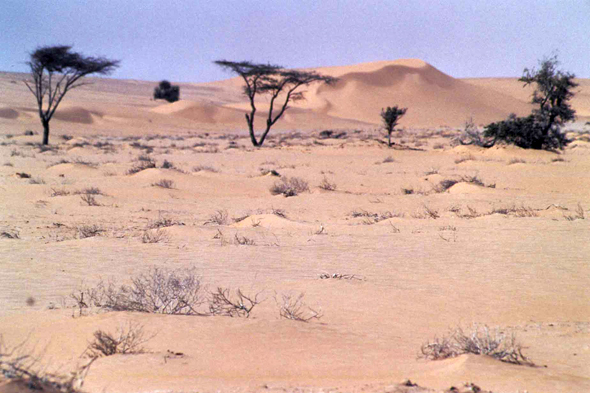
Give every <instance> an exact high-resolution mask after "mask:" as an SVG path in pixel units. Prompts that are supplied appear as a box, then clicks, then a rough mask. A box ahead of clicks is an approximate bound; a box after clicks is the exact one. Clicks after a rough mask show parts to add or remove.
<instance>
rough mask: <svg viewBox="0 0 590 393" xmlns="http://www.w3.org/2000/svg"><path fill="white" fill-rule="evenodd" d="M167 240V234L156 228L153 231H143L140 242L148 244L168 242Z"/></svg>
mask: <svg viewBox="0 0 590 393" xmlns="http://www.w3.org/2000/svg"><path fill="white" fill-rule="evenodd" d="M169 238H170V237H169V236H168V232H166V231H165V230H163V229H161V228H156V229H155V230H147V231H144V232H143V235H141V242H142V243H148V244H152V243H162V242H166V241H168V239H169Z"/></svg>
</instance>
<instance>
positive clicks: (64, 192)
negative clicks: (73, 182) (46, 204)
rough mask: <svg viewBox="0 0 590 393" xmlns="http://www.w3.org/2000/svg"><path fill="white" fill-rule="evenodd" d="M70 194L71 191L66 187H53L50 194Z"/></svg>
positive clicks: (56, 195) (55, 195)
mask: <svg viewBox="0 0 590 393" xmlns="http://www.w3.org/2000/svg"><path fill="white" fill-rule="evenodd" d="M67 195H70V192H69V191H68V190H66V189H65V188H61V189H59V188H54V187H51V192H50V193H49V196H52V197H58V196H67Z"/></svg>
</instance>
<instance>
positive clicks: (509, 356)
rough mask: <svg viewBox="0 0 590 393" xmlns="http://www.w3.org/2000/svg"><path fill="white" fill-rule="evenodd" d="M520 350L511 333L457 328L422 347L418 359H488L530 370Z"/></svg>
mask: <svg viewBox="0 0 590 393" xmlns="http://www.w3.org/2000/svg"><path fill="white" fill-rule="evenodd" d="M522 350H523V346H522V345H521V344H520V343H518V342H517V340H516V335H515V334H514V332H510V333H504V332H502V331H501V330H499V329H490V328H488V327H487V326H485V325H484V326H478V325H477V324H474V325H473V326H472V328H471V331H470V332H467V333H466V332H465V331H463V329H462V328H460V327H457V328H455V329H454V330H452V331H450V332H449V335H448V336H443V337H442V338H435V339H434V341H433V342H427V343H426V344H423V345H422V347H421V349H420V351H421V355H420V357H423V358H425V359H430V360H439V359H446V358H450V357H455V356H459V355H462V354H466V353H470V354H474V355H487V356H491V357H493V358H494V359H498V360H500V361H503V362H507V363H513V364H525V365H529V366H533V365H534V363H533V362H532V361H531V360H530V359H529V358H528V357H526V356H525V355H524V354H523V353H522Z"/></svg>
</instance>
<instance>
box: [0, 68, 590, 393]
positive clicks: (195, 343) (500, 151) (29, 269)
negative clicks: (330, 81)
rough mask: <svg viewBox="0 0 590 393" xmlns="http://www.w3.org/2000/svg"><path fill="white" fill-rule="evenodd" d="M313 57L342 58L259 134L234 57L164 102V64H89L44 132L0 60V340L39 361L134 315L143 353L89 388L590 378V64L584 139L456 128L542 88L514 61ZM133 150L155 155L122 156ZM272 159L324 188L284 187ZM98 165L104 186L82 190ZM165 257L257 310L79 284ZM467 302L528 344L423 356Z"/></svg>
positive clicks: (464, 319) (79, 355)
mask: <svg viewBox="0 0 590 393" xmlns="http://www.w3.org/2000/svg"><path fill="white" fill-rule="evenodd" d="M318 71H320V72H322V73H325V74H329V75H333V76H337V77H339V78H340V81H339V82H338V83H337V84H336V85H335V86H333V87H328V86H312V87H310V88H309V89H308V91H307V92H306V100H305V101H302V102H298V103H296V104H294V105H293V107H292V108H290V109H289V110H288V111H287V113H286V115H285V117H284V118H283V119H281V120H280V121H279V122H278V123H277V125H276V126H275V128H273V130H272V131H271V133H270V134H269V139H268V140H267V142H266V143H265V145H264V146H263V147H262V148H259V149H256V148H253V147H252V146H251V144H250V141H249V137H248V135H247V128H246V123H245V120H244V111H245V109H246V108H247V106H246V101H245V100H244V97H243V96H242V95H241V90H240V89H241V84H240V80H239V79H237V78H232V79H228V80H224V81H219V82H212V83H205V84H188V83H185V84H180V94H181V101H178V102H176V103H172V104H168V103H166V102H164V101H154V100H152V99H151V96H152V92H153V88H154V87H155V86H156V84H157V83H156V82H148V81H134V80H115V79H106V78H104V79H102V78H101V79H97V78H89V79H90V81H91V82H93V83H92V84H91V85H87V86H83V87H81V88H79V89H77V90H73V91H71V92H70V93H69V94H68V95H67V96H66V98H65V99H64V102H63V103H62V104H61V106H60V107H59V109H58V111H57V113H56V116H55V118H54V119H53V120H52V121H51V135H50V146H49V148H42V147H41V146H40V145H39V143H40V142H41V135H40V133H41V131H42V127H41V124H40V122H39V119H38V116H37V113H36V111H37V109H36V107H35V101H34V97H33V96H32V95H31V93H30V92H29V91H28V90H27V89H26V87H25V86H24V84H23V83H22V80H23V79H24V78H26V77H27V75H26V74H15V73H0V91H2V94H1V95H0V232H2V235H3V236H2V238H0V288H1V289H2V290H1V291H0V334H1V335H2V339H3V341H4V343H5V344H6V345H9V346H10V345H12V346H14V345H17V344H18V343H21V342H24V345H23V347H22V351H23V352H24V353H27V354H30V355H33V356H34V357H36V358H37V359H38V362H37V364H36V365H35V367H38V368H39V369H40V370H41V372H44V373H56V374H60V375H68V374H69V373H70V372H72V371H74V370H76V369H77V367H79V366H80V365H81V364H84V363H85V362H87V361H88V359H87V358H86V357H84V353H85V350H86V348H87V346H88V344H89V342H91V341H92V339H93V333H94V332H95V331H97V330H99V329H100V330H103V331H107V332H115V331H116V330H117V329H118V328H120V327H122V326H128V325H129V323H135V324H136V326H143V328H144V331H145V332H146V334H148V335H149V336H150V337H151V339H150V340H149V341H147V342H146V343H145V345H144V346H145V350H146V351H145V353H141V354H126V355H122V354H118V355H113V356H107V357H100V358H98V359H97V360H96V361H95V362H94V363H93V364H92V366H91V367H90V368H89V369H88V373H87V375H86V376H85V378H84V380H83V385H82V386H81V388H80V389H81V390H82V391H88V392H103V391H105V392H106V391H108V392H155V391H199V392H213V391H236V392H250V391H270V392H279V391H281V392H285V391H288V392H295V391H298V392H303V391H304V392H320V391H342V392H345V391H346V392H348V391H350V392H396V391H397V392H412V391H414V392H417V391H422V392H426V391H443V390H447V389H449V388H450V387H451V386H456V387H461V386H463V385H464V383H466V382H473V383H475V384H477V385H478V386H480V387H481V388H483V389H485V390H486V391H493V392H514V393H515V392H524V391H528V392H587V391H590V301H589V299H590V289H589V288H590V257H589V255H590V243H589V242H588V239H590V227H589V222H590V220H589V219H588V216H589V215H590V192H589V191H590V138H589V135H588V134H589V131H590V126H588V125H586V124H585V123H586V122H587V121H589V120H590V81H588V80H579V83H580V87H579V88H578V89H577V90H578V94H577V96H576V98H575V99H574V102H573V104H574V108H575V109H576V110H577V112H578V121H577V123H575V124H572V125H568V126H567V127H566V129H571V131H569V134H568V135H569V136H570V137H571V138H572V139H574V140H575V141H574V142H572V143H571V144H570V145H568V147H567V148H566V149H565V150H563V151H562V152H559V153H556V152H547V151H532V150H523V149H520V148H515V147H510V146H496V147H494V148H491V149H482V148H478V147H472V146H456V145H454V144H453V143H452V140H453V138H454V137H456V136H457V135H459V134H460V132H461V128H462V125H463V124H464V123H465V121H466V120H467V119H468V118H470V117H471V118H473V120H474V122H475V123H476V124H486V123H488V122H490V121H496V120H501V119H503V118H505V117H506V116H507V115H508V114H509V113H511V112H514V113H517V114H519V115H524V114H526V113H528V112H529V111H530V110H531V108H532V107H531V105H530V104H529V103H528V101H529V98H530V94H531V93H532V90H531V89H530V88H526V89H523V87H522V84H521V83H520V82H518V81H517V79H516V78H488V79H457V78H453V77H452V76H449V75H446V74H445V73H443V72H441V71H439V70H437V69H436V68H435V67H433V66H431V65H429V64H427V63H425V62H423V61H421V60H415V59H411V60H398V61H387V62H377V63H367V64H360V65H353V66H343V67H330V68H318ZM228 76H229V75H228ZM391 105H401V106H407V107H408V108H409V110H408V113H407V115H406V116H405V117H404V118H403V119H402V121H401V122H400V129H401V131H399V132H397V133H396V135H395V138H394V141H395V142H396V145H395V146H394V147H393V148H388V147H387V146H386V145H384V144H383V143H382V142H380V141H383V140H384V137H383V132H382V131H381V130H380V128H379V127H380V124H379V121H380V118H379V113H380V111H381V108H382V107H385V106H391ZM260 107H261V112H264V102H261V105H260ZM323 130H333V131H334V134H339V133H345V135H343V136H341V137H339V138H325V137H323V136H321V135H320V132H321V131H323ZM26 131H32V132H28V133H27V134H33V135H26ZM334 134H333V135H334ZM140 156H143V157H142V158H143V159H145V157H146V156H149V157H151V159H152V160H154V161H155V163H156V167H155V168H149V169H145V170H142V171H138V172H137V173H133V174H129V173H128V171H129V170H130V169H131V168H133V167H135V166H137V165H138V163H139V157H140ZM165 161H166V162H167V163H168V165H164V162H165ZM170 164H172V165H170ZM163 165H164V166H165V167H162V166H163ZM271 171H275V172H277V173H278V174H279V175H280V177H279V176H275V175H273V173H272V172H271ZM23 173H25V174H28V175H30V176H31V177H30V178H23V177H22V174H23ZM18 174H21V175H18ZM281 177H283V178H284V177H298V178H301V179H303V180H305V181H307V182H308V183H309V191H304V192H301V193H299V194H298V195H296V196H293V197H285V196H283V195H273V194H272V193H271V192H270V188H271V187H272V186H273V185H274V184H275V183H276V182H278V181H280V178H281ZM476 179H477V180H478V181H475V180H476ZM161 180H169V181H171V183H170V185H171V188H163V187H158V186H155V185H154V184H156V183H159V182H160V181H161ZM444 180H453V181H455V183H454V184H453V185H452V186H451V187H449V188H446V187H442V188H441V186H440V185H441V182H443V181H444ZM326 182H327V183H329V184H331V185H333V186H334V187H320V186H321V185H322V184H324V185H325V184H326ZM89 188H90V189H91V188H94V189H98V192H96V190H95V191H94V195H92V196H93V197H94V199H95V201H96V206H91V205H90V204H89V203H88V202H87V201H88V199H87V198H86V201H85V200H83V197H86V196H87V193H88V191H87V190H88V189H89ZM326 188H335V189H333V190H329V189H326ZM85 190H86V191H85ZM216 216H217V217H219V216H222V217H225V220H215V218H216ZM215 221H219V222H215ZM85 226H94V228H95V229H97V230H96V231H95V235H96V236H88V237H85V235H84V227H85ZM158 226H159V227H160V228H159V229H156V227H158ZM158 231H159V233H160V235H161V236H162V237H161V239H159V241H157V242H154V243H145V242H144V239H145V236H146V235H145V234H146V233H148V234H152V235H153V234H154V232H158ZM239 239H248V240H249V242H248V243H251V244H240V243H241V242H240V241H239ZM242 243H243V242H242ZM153 267H163V268H169V269H183V270H186V269H190V268H194V269H195V271H196V272H197V273H198V275H199V276H200V277H201V280H202V284H203V286H204V288H205V289H204V290H205V291H211V290H214V289H215V288H217V287H218V286H222V287H225V288H231V289H232V290H235V289H238V288H240V289H242V290H243V291H244V292H246V293H249V294H255V293H259V294H260V295H259V296H260V299H262V300H264V301H263V302H261V303H260V304H259V305H257V306H256V308H254V309H253V310H252V313H251V314H250V317H249V318H239V317H234V318H231V317H227V316H174V315H160V314H146V313H132V312H104V311H101V310H99V309H84V310H83V315H80V310H79V309H77V308H76V307H75V302H74V301H73V299H72V298H71V297H70V294H72V293H73V292H75V291H76V290H77V289H79V288H81V287H82V286H92V285H95V284H96V283H98V282H99V281H100V280H115V281H117V282H118V283H128V282H129V280H130V279H131V278H132V277H134V276H136V275H137V274H140V273H144V272H147V271H148V270H149V269H150V268H153ZM352 276H353V277H352ZM326 277H328V278H326ZM282 294H292V295H295V296H296V295H298V294H304V301H305V303H306V305H307V306H309V307H311V308H313V309H314V310H316V311H319V310H321V318H319V319H312V320H310V321H309V322H299V321H293V320H289V319H285V318H281V317H280V314H279V304H277V300H276V299H280V298H281V295H282ZM474 323H475V324H479V325H480V326H481V325H487V326H490V327H493V328H498V329H502V330H504V331H506V332H513V333H515V334H516V336H517V339H518V341H519V342H520V343H521V344H522V345H523V347H524V348H525V349H524V350H523V352H524V353H525V354H526V355H527V356H528V357H529V358H530V359H532V361H533V362H534V363H535V366H534V367H530V366H526V365H515V364H509V363H504V362H500V361H498V360H496V359H493V358H490V357H486V356H478V355H472V354H468V355H460V356H458V357H455V358H450V359H446V360H439V361H432V360H426V359H423V358H419V357H418V355H419V353H420V348H421V346H422V345H423V344H424V343H426V342H427V341H429V340H432V339H434V338H435V337H440V336H442V335H444V334H446V333H447V332H448V331H449V329H453V328H455V327H463V328H468V327H469V326H472V324H474ZM406 379H409V380H411V381H412V382H413V383H417V384H418V385H419V387H409V386H404V385H403V384H402V381H404V380H406ZM24 389H26V387H23V386H22V385H18V384H16V383H15V382H10V381H4V382H0V391H3V392H13V391H21V390H24ZM465 389H466V388H465ZM465 391H468V390H465Z"/></svg>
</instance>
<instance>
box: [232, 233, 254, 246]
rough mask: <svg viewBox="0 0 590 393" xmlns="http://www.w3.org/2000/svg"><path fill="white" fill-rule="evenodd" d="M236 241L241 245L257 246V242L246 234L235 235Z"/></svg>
mask: <svg viewBox="0 0 590 393" xmlns="http://www.w3.org/2000/svg"><path fill="white" fill-rule="evenodd" d="M234 243H235V244H237V245H240V246H255V245H256V242H255V241H254V239H251V238H249V237H246V236H241V235H238V234H237V233H236V234H235V235H234Z"/></svg>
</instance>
